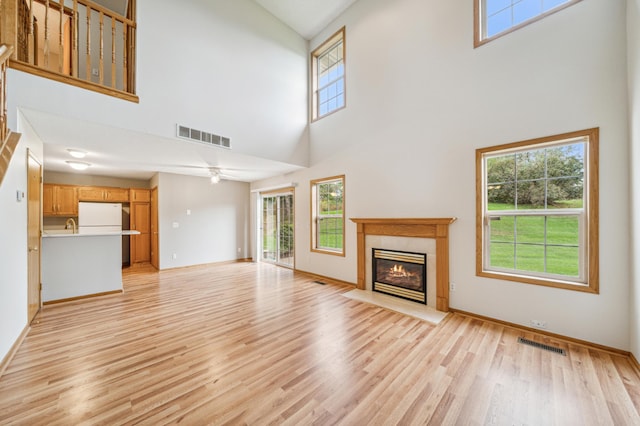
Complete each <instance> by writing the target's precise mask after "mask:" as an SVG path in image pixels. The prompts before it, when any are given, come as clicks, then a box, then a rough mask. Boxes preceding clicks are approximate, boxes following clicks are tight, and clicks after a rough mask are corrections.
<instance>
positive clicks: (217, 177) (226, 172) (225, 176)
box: [163, 163, 250, 184]
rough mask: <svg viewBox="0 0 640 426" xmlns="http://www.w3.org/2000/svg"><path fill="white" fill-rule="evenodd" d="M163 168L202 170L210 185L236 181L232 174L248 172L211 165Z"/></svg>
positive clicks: (165, 165)
mask: <svg viewBox="0 0 640 426" xmlns="http://www.w3.org/2000/svg"><path fill="white" fill-rule="evenodd" d="M207 164H208V163H207ZM163 166H164V167H170V168H179V169H196V170H202V171H203V174H204V173H207V174H208V176H209V178H210V180H211V183H212V184H217V183H221V182H223V181H225V180H238V177H237V176H234V175H233V172H244V171H250V169H246V168H245V169H241V168H230V167H221V166H212V165H206V166H198V165H191V164H164V165H163Z"/></svg>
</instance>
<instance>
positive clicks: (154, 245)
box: [151, 186, 160, 269]
mask: <svg viewBox="0 0 640 426" xmlns="http://www.w3.org/2000/svg"><path fill="white" fill-rule="evenodd" d="M158 243H159V241H158V187H157V186H156V187H154V188H153V189H152V190H151V265H153V267H154V268H156V269H159V266H158V265H159V262H158V255H159V253H160V251H159V247H158Z"/></svg>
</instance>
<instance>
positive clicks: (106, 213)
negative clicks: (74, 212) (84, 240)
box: [78, 202, 122, 234]
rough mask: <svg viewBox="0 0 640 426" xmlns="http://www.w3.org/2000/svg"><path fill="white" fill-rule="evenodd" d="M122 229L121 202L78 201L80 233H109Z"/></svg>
mask: <svg viewBox="0 0 640 426" xmlns="http://www.w3.org/2000/svg"><path fill="white" fill-rule="evenodd" d="M121 231H122V204H121V203H86V202H80V203H78V233H80V234H87V233H91V234H107V233H112V232H121Z"/></svg>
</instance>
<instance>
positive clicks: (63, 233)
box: [42, 229, 140, 238]
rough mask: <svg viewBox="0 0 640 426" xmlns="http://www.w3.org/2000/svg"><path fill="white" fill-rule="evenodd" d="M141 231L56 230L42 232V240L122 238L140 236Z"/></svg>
mask: <svg viewBox="0 0 640 426" xmlns="http://www.w3.org/2000/svg"><path fill="white" fill-rule="evenodd" d="M139 234H140V231H134V230H124V231H115V232H80V233H78V232H76V233H75V234H74V233H73V232H71V231H70V230H68V229H54V230H48V231H42V238H59V237H63V238H68V237H100V236H113V235H116V236H121V235H139Z"/></svg>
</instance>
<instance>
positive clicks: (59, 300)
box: [42, 290, 124, 305]
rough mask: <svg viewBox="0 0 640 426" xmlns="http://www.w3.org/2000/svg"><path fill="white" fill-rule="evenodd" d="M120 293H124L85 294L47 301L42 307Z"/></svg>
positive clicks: (117, 291) (118, 291)
mask: <svg viewBox="0 0 640 426" xmlns="http://www.w3.org/2000/svg"><path fill="white" fill-rule="evenodd" d="M122 293H124V290H112V291H104V292H102V293H93V294H85V295H84V296H76V297H68V298H66V299H57V300H47V301H46V302H43V303H42V304H43V305H57V304H58V303H66V302H73V301H76V300H83V299H91V298H94V297H100V296H110V295H112V294H122Z"/></svg>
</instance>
